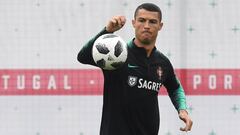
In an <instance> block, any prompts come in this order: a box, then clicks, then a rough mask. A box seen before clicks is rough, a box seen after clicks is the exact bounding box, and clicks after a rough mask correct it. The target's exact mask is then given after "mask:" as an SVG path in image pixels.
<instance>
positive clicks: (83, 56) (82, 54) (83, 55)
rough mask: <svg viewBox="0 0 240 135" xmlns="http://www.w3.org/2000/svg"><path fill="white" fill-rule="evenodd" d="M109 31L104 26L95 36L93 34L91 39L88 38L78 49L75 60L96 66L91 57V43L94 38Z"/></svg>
mask: <svg viewBox="0 0 240 135" xmlns="http://www.w3.org/2000/svg"><path fill="white" fill-rule="evenodd" d="M107 33H109V32H108V31H106V28H104V29H103V30H102V31H100V32H99V33H98V34H97V35H96V36H94V37H93V38H92V39H90V40H89V41H88V42H87V43H86V44H85V45H84V46H83V47H82V49H81V50H80V51H79V53H78V55H77V60H78V61H79V62H80V63H83V64H90V65H94V66H96V64H95V62H94V60H93V58H92V47H93V44H94V42H95V40H96V39H97V38H98V37H100V36H101V35H103V34H107Z"/></svg>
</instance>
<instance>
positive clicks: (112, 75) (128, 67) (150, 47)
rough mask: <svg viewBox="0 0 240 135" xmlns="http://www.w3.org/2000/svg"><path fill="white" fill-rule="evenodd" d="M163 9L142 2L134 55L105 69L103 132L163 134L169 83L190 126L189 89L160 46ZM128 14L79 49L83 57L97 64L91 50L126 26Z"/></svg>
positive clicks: (130, 45) (130, 51) (136, 17)
mask: <svg viewBox="0 0 240 135" xmlns="http://www.w3.org/2000/svg"><path fill="white" fill-rule="evenodd" d="M161 20H162V14H161V10H160V9H159V7H158V6H156V5H155V4H152V3H144V4H142V5H140V6H138V7H137V9H136V10H135V14H134V19H133V20H132V25H133V27H134V29H135V38H133V40H132V41H130V42H129V43H128V58H127V61H126V63H125V64H124V65H123V66H122V67H121V68H119V69H117V70H113V71H108V70H102V71H103V74H104V101H103V110H102V111H103V112H102V121H101V130H100V135H157V134H158V130H159V121H160V120H159V119H160V118H159V108H158V107H159V105H158V91H159V88H160V87H161V86H162V85H164V86H165V87H166V89H167V91H168V93H169V96H170V98H171V101H172V102H173V104H174V106H175V108H176V109H177V111H178V113H179V117H180V119H181V120H183V121H184V122H185V123H186V126H185V127H184V128H180V129H181V130H182V131H190V130H191V127H192V120H191V118H190V117H189V115H188V113H187V111H186V101H185V100H186V99H185V94H184V90H183V88H182V86H181V84H180V82H179V81H178V80H177V78H176V76H175V74H174V70H173V67H172V65H171V63H170V61H169V60H168V59H167V57H165V56H164V55H163V54H162V53H161V52H159V51H158V50H157V49H156V47H155V43H156V39H157V35H158V32H159V31H160V30H161V28H162V26H163V23H162V22H161ZM125 22H126V18H125V17H124V16H114V17H113V18H112V19H111V20H109V22H108V24H107V25H106V27H105V28H104V29H103V30H102V31H101V32H100V33H98V34H97V36H95V37H94V38H93V39H91V40H90V41H89V42H88V43H87V44H86V45H85V46H84V47H83V48H82V49H81V51H80V52H79V54H78V61H79V62H81V63H84V64H91V65H95V66H96V64H95V63H94V61H93V58H92V54H91V50H92V46H93V43H94V41H95V40H96V39H97V38H98V37H99V36H101V35H103V34H106V33H113V32H115V31H117V30H119V29H121V28H122V27H123V26H124V24H125Z"/></svg>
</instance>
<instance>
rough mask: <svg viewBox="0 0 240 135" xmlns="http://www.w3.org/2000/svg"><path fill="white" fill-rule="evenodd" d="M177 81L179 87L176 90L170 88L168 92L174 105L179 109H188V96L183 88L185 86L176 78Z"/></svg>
mask: <svg viewBox="0 0 240 135" xmlns="http://www.w3.org/2000/svg"><path fill="white" fill-rule="evenodd" d="M176 81H177V83H178V84H179V87H178V88H177V89H175V90H169V91H168V94H169V97H170V99H171V101H172V103H173V105H174V107H175V108H176V109H177V110H178V111H179V110H186V109H187V105H186V96H185V93H184V90H183V87H182V85H181V83H180V81H179V80H178V79H177V78H176Z"/></svg>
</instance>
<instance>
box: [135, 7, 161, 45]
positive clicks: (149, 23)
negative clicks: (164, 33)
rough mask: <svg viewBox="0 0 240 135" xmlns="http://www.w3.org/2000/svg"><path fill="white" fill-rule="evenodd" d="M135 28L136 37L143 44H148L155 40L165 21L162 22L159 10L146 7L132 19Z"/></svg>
mask: <svg viewBox="0 0 240 135" xmlns="http://www.w3.org/2000/svg"><path fill="white" fill-rule="evenodd" d="M132 24H133V27H134V28H135V36H136V39H137V40H139V41H140V42H141V43H142V44H144V45H148V44H151V43H152V42H155V40H156V38H157V35H158V31H159V30H161V28H162V25H163V23H161V22H160V19H159V14H158V12H151V11H147V10H145V9H140V10H138V12H137V14H136V17H135V19H134V20H132Z"/></svg>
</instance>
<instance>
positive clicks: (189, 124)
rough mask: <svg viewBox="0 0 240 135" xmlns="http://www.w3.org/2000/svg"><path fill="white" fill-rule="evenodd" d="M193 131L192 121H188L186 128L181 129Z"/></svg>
mask: <svg viewBox="0 0 240 135" xmlns="http://www.w3.org/2000/svg"><path fill="white" fill-rule="evenodd" d="M191 129H192V121H191V120H187V121H186V126H185V127H184V128H183V127H181V128H180V130H181V131H186V132H187V131H190V130H191Z"/></svg>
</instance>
